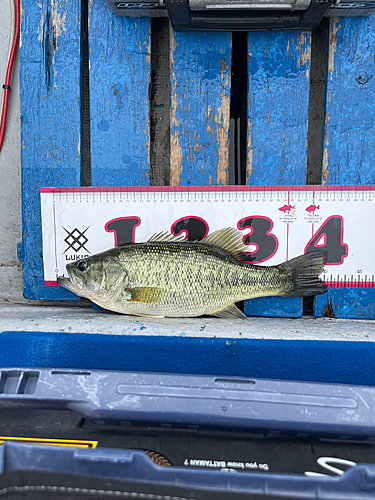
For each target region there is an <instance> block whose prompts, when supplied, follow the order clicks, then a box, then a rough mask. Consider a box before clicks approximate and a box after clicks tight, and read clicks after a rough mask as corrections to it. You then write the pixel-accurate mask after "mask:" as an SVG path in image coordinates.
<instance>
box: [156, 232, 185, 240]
mask: <svg viewBox="0 0 375 500" xmlns="http://www.w3.org/2000/svg"><path fill="white" fill-rule="evenodd" d="M184 240H185V236H184V235H183V234H179V235H178V236H175V235H174V234H172V233H168V231H162V232H160V233H157V234H154V235H152V236H151V238H150V239H149V240H147V243H165V242H167V241H168V242H175V243H181V242H182V241H184Z"/></svg>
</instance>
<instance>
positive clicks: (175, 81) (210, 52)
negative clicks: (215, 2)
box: [170, 30, 232, 186]
mask: <svg viewBox="0 0 375 500" xmlns="http://www.w3.org/2000/svg"><path fill="white" fill-rule="evenodd" d="M231 47H232V43H231V34H230V33H204V32H200V33H175V32H173V31H172V30H171V35H170V61H171V185H172V186H179V185H183V186H189V185H191V186H197V185H198V186H199V185H203V186H208V185H223V184H224V185H225V184H228V177H229V173H228V165H229V106H230V67H231Z"/></svg>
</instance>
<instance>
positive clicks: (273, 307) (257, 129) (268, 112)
mask: <svg viewBox="0 0 375 500" xmlns="http://www.w3.org/2000/svg"><path fill="white" fill-rule="evenodd" d="M248 53H249V59H248V61H249V62H248V64H249V70H248V71H249V90H248V139H247V183H248V184H253V185H284V184H286V185H288V184H305V176H306V166H307V118H308V110H309V88H310V60H311V38H310V33H291V32H270V33H250V34H249V35H248ZM259 215H261V214H259ZM245 313H246V314H248V315H251V316H276V317H291V318H298V317H301V316H302V299H301V298H300V297H288V298H286V297H267V298H259V299H253V300H249V301H247V302H246V304H245Z"/></svg>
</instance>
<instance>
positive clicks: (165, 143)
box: [149, 17, 171, 186]
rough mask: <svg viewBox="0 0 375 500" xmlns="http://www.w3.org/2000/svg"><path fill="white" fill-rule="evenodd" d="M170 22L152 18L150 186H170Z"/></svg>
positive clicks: (161, 18)
mask: <svg viewBox="0 0 375 500" xmlns="http://www.w3.org/2000/svg"><path fill="white" fill-rule="evenodd" d="M170 94H171V85H170V64H169V19H167V18H163V17H160V18H151V81H150V89H149V106H150V184H151V186H169V185H170Z"/></svg>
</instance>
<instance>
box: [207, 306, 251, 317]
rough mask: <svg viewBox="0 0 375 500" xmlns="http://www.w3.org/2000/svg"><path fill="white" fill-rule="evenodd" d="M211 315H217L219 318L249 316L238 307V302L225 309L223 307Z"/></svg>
mask: <svg viewBox="0 0 375 500" xmlns="http://www.w3.org/2000/svg"><path fill="white" fill-rule="evenodd" d="M211 316H216V317H217V318H232V319H233V318H237V319H238V318H241V319H248V317H247V316H246V315H245V314H244V313H243V312H242V311H240V310H239V309H238V307H237V306H236V304H232V305H231V306H229V307H226V308H225V309H222V310H221V311H217V312H215V313H212V314H211Z"/></svg>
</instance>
